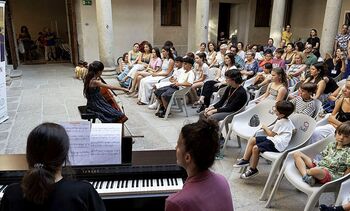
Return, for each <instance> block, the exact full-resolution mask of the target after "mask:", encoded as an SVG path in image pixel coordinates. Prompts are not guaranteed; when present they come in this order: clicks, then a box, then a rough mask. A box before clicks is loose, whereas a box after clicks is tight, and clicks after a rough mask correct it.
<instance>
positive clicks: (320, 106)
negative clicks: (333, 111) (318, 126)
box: [312, 99, 323, 119]
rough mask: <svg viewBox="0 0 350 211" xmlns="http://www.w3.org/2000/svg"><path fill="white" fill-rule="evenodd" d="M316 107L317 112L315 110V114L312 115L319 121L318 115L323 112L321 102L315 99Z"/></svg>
mask: <svg viewBox="0 0 350 211" xmlns="http://www.w3.org/2000/svg"><path fill="white" fill-rule="evenodd" d="M315 107H316V110H315V112H314V114H313V115H312V117H313V118H314V119H317V116H318V114H319V113H320V112H322V111H323V108H322V102H321V100H319V99H315Z"/></svg>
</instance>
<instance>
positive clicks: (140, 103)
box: [137, 101, 146, 105]
mask: <svg viewBox="0 0 350 211" xmlns="http://www.w3.org/2000/svg"><path fill="white" fill-rule="evenodd" d="M137 105H146V103H143V102H141V101H137Z"/></svg>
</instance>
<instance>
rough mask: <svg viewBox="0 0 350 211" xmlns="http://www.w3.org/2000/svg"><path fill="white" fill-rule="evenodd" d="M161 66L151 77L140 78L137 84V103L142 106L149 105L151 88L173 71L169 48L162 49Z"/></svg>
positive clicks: (172, 58) (172, 59)
mask: <svg viewBox="0 0 350 211" xmlns="http://www.w3.org/2000/svg"><path fill="white" fill-rule="evenodd" d="M162 58H163V60H162V66H161V67H160V70H159V71H157V72H153V73H152V74H151V75H149V76H147V77H145V78H142V79H141V81H140V84H139V95H140V96H138V99H139V102H140V103H142V104H149V100H150V98H151V94H152V89H153V86H154V85H155V84H156V83H158V81H159V80H161V79H163V78H165V77H167V76H170V75H171V73H172V72H173V70H174V64H175V62H174V55H173V53H172V52H171V50H170V47H169V46H163V48H162Z"/></svg>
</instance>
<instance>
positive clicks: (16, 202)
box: [0, 179, 106, 211]
mask: <svg viewBox="0 0 350 211" xmlns="http://www.w3.org/2000/svg"><path fill="white" fill-rule="evenodd" d="M62 210H74V211H95V210H96V211H97V210H98V211H105V210H106V209H105V206H104V203H103V201H102V199H101V198H100V196H99V195H98V193H97V192H96V190H95V189H94V188H93V187H92V185H91V184H90V183H88V182H84V181H71V180H66V179H62V180H60V181H59V182H57V183H56V184H55V187H54V190H53V191H52V192H51V193H50V195H49V197H48V199H47V201H46V202H45V203H44V204H43V205H38V204H34V203H33V202H30V201H28V200H26V199H25V198H24V197H23V192H22V189H21V186H20V184H18V183H17V184H12V185H9V186H8V187H7V188H6V190H5V193H4V196H3V198H2V200H1V204H0V211H62Z"/></svg>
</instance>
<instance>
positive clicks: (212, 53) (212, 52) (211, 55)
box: [207, 42, 217, 68]
mask: <svg viewBox="0 0 350 211" xmlns="http://www.w3.org/2000/svg"><path fill="white" fill-rule="evenodd" d="M216 54H217V53H216V46H215V44H214V43H213V42H208V58H207V64H208V66H209V68H211V67H213V66H214V65H215V63H216V61H215V58H216Z"/></svg>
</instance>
